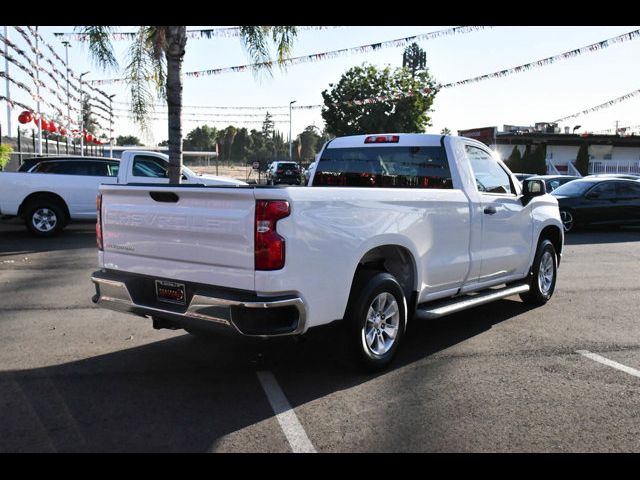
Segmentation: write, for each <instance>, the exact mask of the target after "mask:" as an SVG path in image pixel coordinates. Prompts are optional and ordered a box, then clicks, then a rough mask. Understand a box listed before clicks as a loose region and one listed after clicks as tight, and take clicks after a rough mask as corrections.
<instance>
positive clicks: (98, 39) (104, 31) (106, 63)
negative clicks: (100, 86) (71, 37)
mask: <svg viewBox="0 0 640 480" xmlns="http://www.w3.org/2000/svg"><path fill="white" fill-rule="evenodd" d="M74 31H75V32H77V33H81V34H84V35H87V36H88V37H89V52H90V53H91V58H92V59H93V60H94V61H95V62H96V63H97V64H98V66H100V67H101V68H103V69H114V70H116V69H117V68H118V62H117V60H116V57H115V56H114V54H113V45H111V33H112V32H113V31H114V27H111V26H107V25H98V26H95V25H93V26H91V25H85V26H77V27H75V28H74Z"/></svg>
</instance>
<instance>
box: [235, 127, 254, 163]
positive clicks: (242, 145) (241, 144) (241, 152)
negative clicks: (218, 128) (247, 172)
mask: <svg viewBox="0 0 640 480" xmlns="http://www.w3.org/2000/svg"><path fill="white" fill-rule="evenodd" d="M252 147H253V145H252V141H251V136H250V135H249V132H248V131H247V129H246V128H240V129H238V133H236V138H235V141H234V142H233V145H232V146H231V157H232V158H233V159H234V160H242V161H247V160H248V159H249V155H250V153H251V150H252Z"/></svg>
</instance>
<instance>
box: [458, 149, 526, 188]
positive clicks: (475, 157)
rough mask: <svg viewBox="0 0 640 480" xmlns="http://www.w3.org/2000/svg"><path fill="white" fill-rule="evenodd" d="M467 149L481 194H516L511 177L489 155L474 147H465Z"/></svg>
mask: <svg viewBox="0 0 640 480" xmlns="http://www.w3.org/2000/svg"><path fill="white" fill-rule="evenodd" d="M465 149H466V150H467V157H468V158H469V161H470V162H471V170H472V171H473V175H474V176H475V179H476V186H477V187H478V191H479V192H482V193H496V194H515V192H514V191H513V188H512V187H511V180H510V178H509V175H508V174H507V172H506V171H505V170H504V169H503V168H502V167H501V166H500V164H499V163H498V162H496V160H495V159H494V158H493V157H492V156H491V155H490V154H489V153H487V152H485V151H484V150H482V149H480V148H478V147H474V146H472V145H465Z"/></svg>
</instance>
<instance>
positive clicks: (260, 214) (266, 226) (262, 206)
mask: <svg viewBox="0 0 640 480" xmlns="http://www.w3.org/2000/svg"><path fill="white" fill-rule="evenodd" d="M289 213H290V210H289V202H287V201H284V200H256V223H255V237H256V238H255V266H256V270H279V269H281V268H282V267H284V250H285V249H284V238H282V237H281V236H280V235H278V232H276V223H277V222H278V220H280V219H281V218H285V217H288V216H289Z"/></svg>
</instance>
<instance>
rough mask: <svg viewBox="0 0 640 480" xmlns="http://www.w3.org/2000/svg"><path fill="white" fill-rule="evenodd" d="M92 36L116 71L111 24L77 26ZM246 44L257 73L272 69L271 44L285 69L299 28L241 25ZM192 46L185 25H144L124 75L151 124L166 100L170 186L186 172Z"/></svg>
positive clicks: (136, 111)
mask: <svg viewBox="0 0 640 480" xmlns="http://www.w3.org/2000/svg"><path fill="white" fill-rule="evenodd" d="M76 30H79V31H80V33H84V34H86V35H87V36H88V38H89V51H90V53H91V55H92V57H93V58H94V59H95V60H96V62H97V63H98V64H99V65H100V66H102V67H104V68H107V67H111V68H114V69H115V68H117V65H118V63H117V61H116V59H115V56H114V54H113V46H112V45H111V40H110V37H111V35H112V33H114V32H113V27H112V26H105V25H98V26H84V27H76ZM239 30H240V37H241V40H242V43H243V44H244V46H245V47H246V49H247V51H248V53H249V55H250V56H251V57H252V58H253V59H254V60H255V62H256V63H255V64H254V65H255V69H254V71H256V72H257V71H258V70H259V69H261V68H263V69H266V70H268V71H270V68H271V65H272V62H270V61H268V60H269V59H270V43H271V42H273V43H275V45H276V50H277V57H278V58H277V62H276V63H277V64H279V65H282V64H283V62H284V60H285V58H286V57H287V56H288V55H289V54H290V52H291V48H292V45H293V41H294V39H295V36H296V33H297V29H296V27H293V26H241V27H239ZM186 46H187V27H186V26H141V27H140V28H139V29H138V32H137V34H136V37H135V39H134V40H133V42H132V44H131V47H130V49H129V63H128V64H127V67H126V69H125V77H126V79H127V83H128V84H129V87H130V91H131V99H132V101H131V107H132V111H133V115H134V118H135V119H136V120H137V121H138V123H139V124H140V125H141V126H143V127H144V126H145V125H147V123H146V120H147V118H148V114H149V110H150V109H151V107H152V99H153V95H152V94H151V91H150V87H151V86H153V87H155V89H156V92H157V94H158V97H160V98H162V99H166V101H167V109H168V117H169V119H168V125H167V126H168V132H169V140H168V141H169V182H170V183H180V179H181V176H182V175H181V170H182V122H181V119H180V117H181V113H182V87H183V79H182V63H183V61H184V55H185V50H186Z"/></svg>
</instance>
